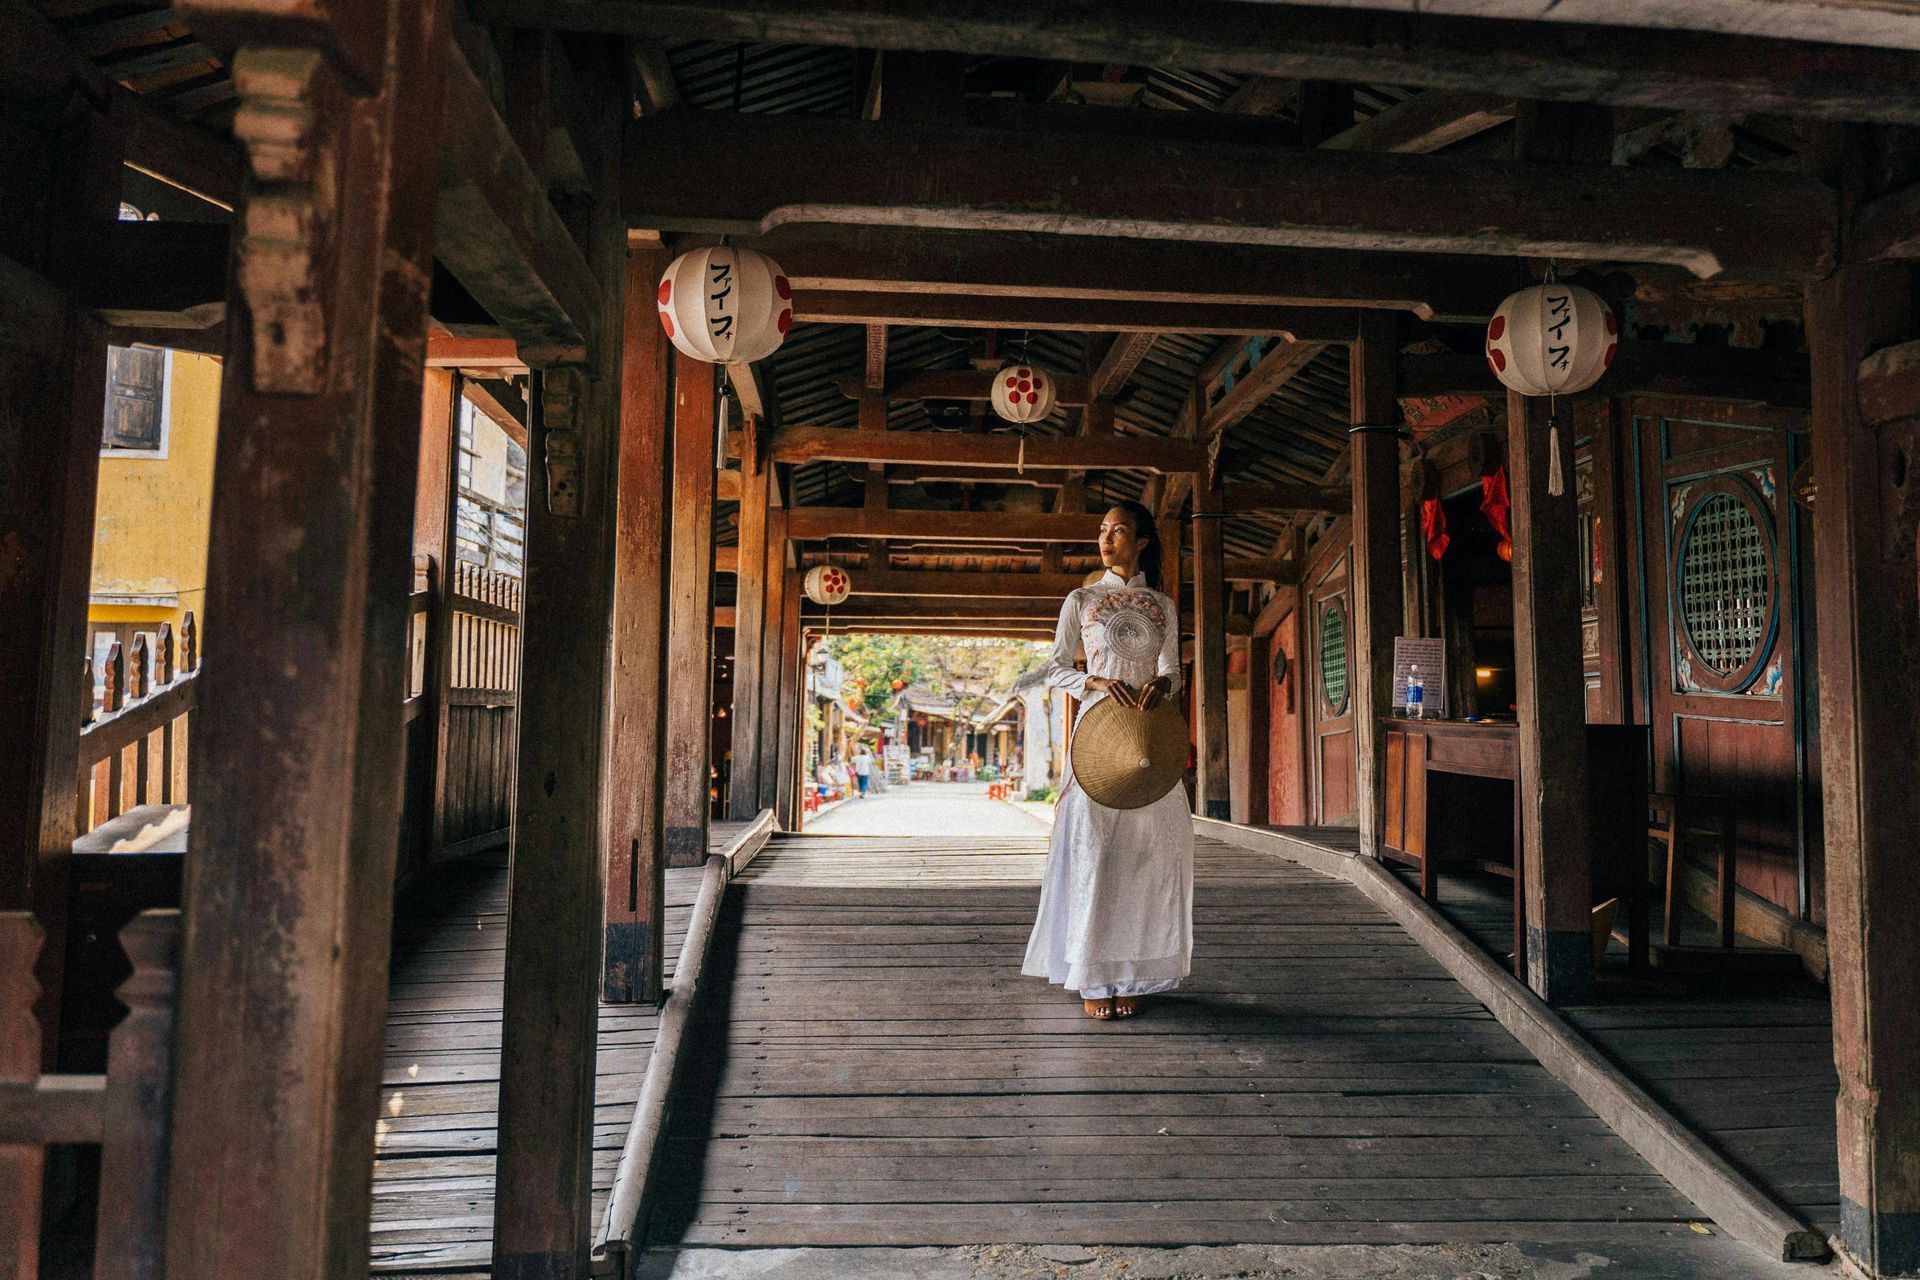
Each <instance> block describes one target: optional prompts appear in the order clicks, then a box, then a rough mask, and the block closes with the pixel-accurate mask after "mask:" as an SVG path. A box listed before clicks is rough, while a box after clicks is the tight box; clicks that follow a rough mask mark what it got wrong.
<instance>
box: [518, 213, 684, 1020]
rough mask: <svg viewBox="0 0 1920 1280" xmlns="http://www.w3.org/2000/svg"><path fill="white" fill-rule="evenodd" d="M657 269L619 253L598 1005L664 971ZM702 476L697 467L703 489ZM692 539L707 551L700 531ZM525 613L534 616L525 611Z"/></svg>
mask: <svg viewBox="0 0 1920 1280" xmlns="http://www.w3.org/2000/svg"><path fill="white" fill-rule="evenodd" d="M667 260H668V259H667V253H666V250H665V249H664V248H663V247H661V246H660V245H657V244H649V245H636V246H634V247H633V248H631V249H630V250H628V253H627V268H626V285H625V293H626V317H625V322H624V325H623V328H624V331H625V333H626V335H627V339H626V343H625V349H624V351H623V353H622V355H621V359H620V368H621V373H620V437H619V450H620V454H619V464H618V469H617V471H616V473H615V481H614V493H613V505H614V508H615V511H616V516H615V519H616V522H617V523H616V524H615V527H614V548H613V653H612V658H613V668H612V684H611V686H610V687H609V689H608V692H607V698H608V701H609V703H610V704H611V714H610V716H609V718H608V730H607V732H608V739H607V875H606V913H605V918H606V925H605V929H604V934H605V936H604V940H603V946H602V949H601V955H600V971H601V981H600V998H601V999H602V1000H605V1001H606V1002H607V1003H609V1004H636V1003H653V1002H657V1001H658V1000H659V999H660V989H661V982H662V968H663V964H664V952H663V944H662V942H661V930H662V926H663V924H664V920H665V917H664V914H663V913H664V911H665V899H664V894H665V891H666V880H665V876H664V867H665V859H664V853H663V850H662V847H661V845H662V837H663V833H664V829H665V823H664V811H665V804H666V791H667V773H666V770H665V769H664V768H663V767H662V761H663V760H664V758H665V751H666V744H667V725H668V723H669V717H668V715H667V701H666V696H667V675H668V665H669V659H668V656H667V654H668V650H669V647H670V646H669V643H668V629H667V626H668V580H669V577H670V574H669V556H670V552H669V545H670V535H671V530H670V527H669V526H670V525H671V523H672V500H671V498H670V497H669V494H668V487H669V474H670V472H671V471H672V470H673V469H674V468H676V467H677V466H678V465H679V455H678V449H677V446H678V443H679V441H678V432H677V423H676V424H674V425H669V412H668V401H669V397H670V396H674V397H676V398H677V395H678V380H677V379H671V378H670V376H669V369H668V365H669V361H670V360H671V359H672V358H673V356H672V352H671V350H670V349H669V344H668V342H667V336H666V333H665V331H664V330H662V329H661V327H660V323H659V321H658V319H657V318H656V317H655V315H654V314H653V312H652V310H650V308H652V307H653V305H654V304H653V301H652V298H653V292H652V291H653V289H654V287H655V282H656V281H658V280H659V279H660V275H661V273H662V272H663V271H665V270H666V267H667ZM700 373H705V375H706V386H707V388H708V392H707V395H708V403H709V404H711V402H712V387H713V371H712V369H710V368H707V367H705V366H701V367H700V369H699V370H698V371H697V372H696V373H694V374H693V377H692V379H691V380H693V381H696V382H697V381H698V379H699V376H700ZM670 383H671V385H670ZM709 422H711V416H709ZM709 434H711V432H709ZM712 474H713V471H712V463H711V461H710V460H709V462H708V464H707V469H706V475H707V477H708V484H709V491H711V484H712ZM701 541H702V542H703V543H704V544H706V545H707V546H708V547H711V546H712V543H713V537H712V535H711V533H709V534H708V535H706V536H705V537H704V538H702V539H701ZM677 549H678V548H677V547H676V548H674V550H677ZM526 616H527V617H529V618H532V617H533V616H534V615H533V611H532V609H531V608H529V609H528V611H527V615H526Z"/></svg>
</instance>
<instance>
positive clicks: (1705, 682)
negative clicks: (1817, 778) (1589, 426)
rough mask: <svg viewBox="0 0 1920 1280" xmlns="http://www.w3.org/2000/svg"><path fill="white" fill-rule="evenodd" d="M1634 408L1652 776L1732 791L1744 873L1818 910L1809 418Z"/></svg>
mask: <svg viewBox="0 0 1920 1280" xmlns="http://www.w3.org/2000/svg"><path fill="white" fill-rule="evenodd" d="M1633 409H1634V413H1633V422H1634V428H1635V440H1636V445H1637V449H1638V454H1639V483H1640V497H1641V512H1642V521H1641V536H1640V539H1639V545H1638V548H1637V550H1638V555H1639V561H1640V569H1641V574H1642V593H1641V601H1640V603H1641V614H1642V626H1643V627H1644V629H1645V640H1646V650H1647V652H1646V655H1645V663H1646V702H1647V708H1648V718H1649V721H1650V724H1651V727H1652V739H1653V756H1654V759H1653V785H1654V788H1655V790H1658V791H1671V792H1677V793H1679V794H1683V795H1685V794H1706V795H1714V796H1722V797H1727V798H1730V799H1732V800H1733V801H1735V802H1736V807H1737V810H1738V812H1739V814H1740V815H1741V816H1740V817H1739V820H1738V823H1737V826H1736V833H1737V834H1736V839H1737V843H1738V847H1739V876H1738V878H1739V882H1740V884H1741V885H1742V886H1743V887H1745V888H1747V889H1750V890H1752V891H1753V892H1755V893H1758V894H1760V895H1761V896H1763V897H1765V898H1767V899H1768V900H1769V901H1771V902H1773V903H1775V904H1776V905H1778V906H1780V907H1782V908H1784V909H1786V910H1788V911H1794V912H1801V911H1805V912H1806V913H1808V914H1810V915H1811V914H1815V913H1817V911H1818V905H1817V897H1818V880H1819V877H1818V870H1817V868H1815V867H1813V866H1812V865H1811V864H1810V861H1809V859H1808V856H1807V841H1806V838H1805V833H1806V830H1807V823H1808V820H1809V814H1808V799H1809V796H1808V792H1807V790H1806V787H1805V785H1804V774H1805V770H1804V768H1803V767H1802V764H1801V762H1802V760H1803V758H1804V754H1805V749H1806V746H1807V743H1806V741H1805V736H1804V735H1805V732H1806V724H1805V720H1806V716H1805V714H1804V710H1803V708H1802V705H1801V687H1802V680H1801V667H1802V664H1803V662H1804V660H1805V659H1806V658H1807V657H1808V656H1810V655H1808V654H1805V653H1803V652H1802V651H1801V649H1802V643H1801V636H1800V629H1799V626H1798V618H1799V614H1800V610H1799V608H1798V602H1799V599H1800V595H1801V591H1802V584H1801V583H1800V581H1799V577H1800V574H1799V572H1798V566H1797V565H1796V559H1797V558H1798V554H1799V550H1800V544H1801V542H1802V541H1803V540H1804V538H1805V536H1806V534H1807V532H1808V531H1807V530H1806V528H1805V527H1804V526H1803V525H1801V524H1800V523H1799V520H1800V517H1799V516H1798V513H1797V512H1796V509H1795V507H1794V505H1793V502H1792V498H1791V493H1790V490H1791V487H1792V486H1791V480H1792V476H1793V472H1794V468H1795V466H1796V465H1797V464H1798V462H1799V460H1800V451H1801V446H1802V444H1803V442H1804V437H1803V436H1801V435H1799V432H1800V431H1801V430H1802V429H1803V418H1802V416H1801V415H1800V414H1797V413H1793V412H1789V411H1785V410H1776V409H1767V408H1763V407H1755V406H1729V405H1722V404H1717V403H1713V402H1675V401H1666V400H1659V401H1654V400H1644V401H1636V402H1635V403H1634V406H1633ZM1816 820H1817V819H1816Z"/></svg>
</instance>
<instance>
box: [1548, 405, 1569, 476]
mask: <svg viewBox="0 0 1920 1280" xmlns="http://www.w3.org/2000/svg"><path fill="white" fill-rule="evenodd" d="M1565 470H1566V468H1565V467H1563V466H1562V465H1561V463H1560V418H1559V416H1558V415H1557V414H1554V413H1553V412H1551V411H1549V412H1548V414H1547V496H1548V497H1550V498H1557V497H1559V496H1560V495H1561V494H1563V493H1565V492H1566V491H1567V481H1566V478H1565V474H1564V473H1565Z"/></svg>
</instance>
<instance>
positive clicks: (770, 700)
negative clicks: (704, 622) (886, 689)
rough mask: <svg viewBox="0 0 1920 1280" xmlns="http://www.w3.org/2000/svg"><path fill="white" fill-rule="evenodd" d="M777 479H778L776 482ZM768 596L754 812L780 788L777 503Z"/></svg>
mask: <svg viewBox="0 0 1920 1280" xmlns="http://www.w3.org/2000/svg"><path fill="white" fill-rule="evenodd" d="M776 483H777V482H776ZM766 551H767V567H766V582H767V598H766V604H765V605H764V606H763V609H762V612H761V626H760V782H759V787H758V789H757V791H756V792H755V795H756V796H757V799H756V800H755V802H754V812H756V813H757V812H759V811H760V810H761V809H770V808H772V807H773V799H774V795H775V793H776V792H777V791H778V789H779V774H780V755H781V745H782V740H781V737H780V694H781V688H782V675H781V673H782V669H783V663H782V660H781V643H782V640H783V638H784V636H785V626H786V617H787V595H788V591H787V585H788V582H789V580H790V579H791V577H792V574H790V573H789V572H788V571H787V512H786V508H784V507H775V508H773V510H771V511H769V512H768V513H767V548H766Z"/></svg>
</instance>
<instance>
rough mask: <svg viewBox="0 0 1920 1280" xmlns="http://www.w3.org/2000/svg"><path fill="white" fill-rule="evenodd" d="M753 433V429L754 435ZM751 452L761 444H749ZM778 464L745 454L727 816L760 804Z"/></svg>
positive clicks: (743, 815) (740, 815) (744, 814)
mask: <svg viewBox="0 0 1920 1280" xmlns="http://www.w3.org/2000/svg"><path fill="white" fill-rule="evenodd" d="M752 434H753V433H752V432H751V431H750V432H749V436H751V435H752ZM747 452H748V454H749V455H756V454H757V452H758V451H757V450H753V449H749V450H748V451H747ZM772 478H773V464H772V463H771V462H769V461H765V460H763V459H761V458H760V457H758V456H748V457H745V458H742V459H741V460H740V551H739V574H738V576H737V578H736V579H735V584H736V585H735V588H734V614H733V619H734V621H733V716H732V720H733V728H732V730H731V732H732V734H733V763H732V767H731V769H730V771H729V774H728V782H727V816H728V817H729V818H731V819H733V820H734V821H736V822H742V821H747V820H750V819H751V818H752V817H753V815H754V814H755V813H757V812H759V809H760V680H761V671H760V660H761V645H762V642H763V640H764V633H765V630H766V625H765V623H766V604H767V541H768V538H767V517H768V515H769V514H770V513H769V511H768V506H767V503H768V498H769V497H770V492H769V484H770V482H771V480H772Z"/></svg>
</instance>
